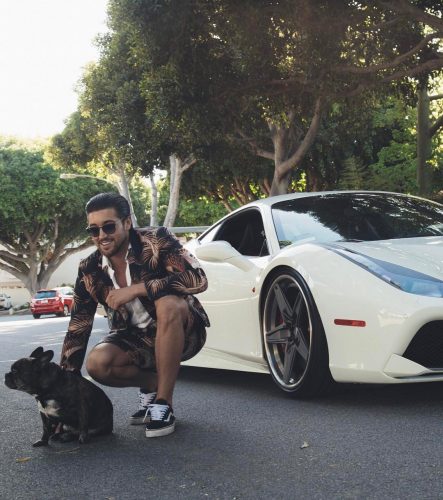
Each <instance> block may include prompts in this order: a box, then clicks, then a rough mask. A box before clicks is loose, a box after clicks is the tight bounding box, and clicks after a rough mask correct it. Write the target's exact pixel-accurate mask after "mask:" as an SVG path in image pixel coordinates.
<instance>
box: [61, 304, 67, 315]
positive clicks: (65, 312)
mask: <svg viewBox="0 0 443 500" xmlns="http://www.w3.org/2000/svg"><path fill="white" fill-rule="evenodd" d="M60 316H69V307H68V306H67V305H66V304H65V305H64V306H63V312H62V313H61V314H60Z"/></svg>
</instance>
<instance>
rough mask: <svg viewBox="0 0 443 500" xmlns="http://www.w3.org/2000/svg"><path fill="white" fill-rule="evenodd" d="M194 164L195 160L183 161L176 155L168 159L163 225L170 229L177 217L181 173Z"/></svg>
mask: <svg viewBox="0 0 443 500" xmlns="http://www.w3.org/2000/svg"><path fill="white" fill-rule="evenodd" d="M195 162H196V160H195V158H188V159H186V160H185V161H183V160H182V159H181V158H180V157H179V156H178V155H176V154H173V155H171V156H170V157H169V164H170V171H169V176H170V186H169V203H168V210H167V212H166V216H165V220H164V221H163V225H164V226H166V227H172V226H173V225H174V222H175V218H176V217H177V212H178V204H179V201H180V187H181V182H182V176H183V172H185V171H186V170H188V168H191V167H192V165H194V163H195Z"/></svg>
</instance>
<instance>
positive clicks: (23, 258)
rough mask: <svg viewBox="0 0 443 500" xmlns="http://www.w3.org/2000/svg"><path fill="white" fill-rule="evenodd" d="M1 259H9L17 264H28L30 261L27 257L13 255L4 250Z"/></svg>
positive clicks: (1, 252)
mask: <svg viewBox="0 0 443 500" xmlns="http://www.w3.org/2000/svg"><path fill="white" fill-rule="evenodd" d="M0 258H7V259H11V260H15V261H17V262H23V263H26V262H27V261H28V260H27V259H25V257H19V256H18V255H14V254H11V253H9V252H5V251H4V250H0Z"/></svg>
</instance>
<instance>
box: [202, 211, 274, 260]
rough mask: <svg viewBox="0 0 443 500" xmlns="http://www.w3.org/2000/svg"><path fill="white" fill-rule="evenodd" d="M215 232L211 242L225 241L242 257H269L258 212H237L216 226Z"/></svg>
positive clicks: (261, 220)
mask: <svg viewBox="0 0 443 500" xmlns="http://www.w3.org/2000/svg"><path fill="white" fill-rule="evenodd" d="M216 230H217V231H216V234H215V236H214V238H213V241H220V240H222V241H227V242H228V243H230V244H231V245H232V246H233V247H234V248H235V249H236V250H237V251H238V252H240V253H241V254H242V255H246V256H249V257H259V256H263V255H269V250H268V246H267V242H266V235H265V229H264V226H263V219H262V216H261V213H260V212H259V211H258V210H255V209H252V210H244V211H242V212H239V213H237V214H235V215H233V216H232V217H229V218H228V219H226V220H225V221H224V222H223V223H222V224H220V226H217V228H216ZM208 234H209V233H208Z"/></svg>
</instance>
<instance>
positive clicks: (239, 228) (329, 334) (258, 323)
mask: <svg viewBox="0 0 443 500" xmlns="http://www.w3.org/2000/svg"><path fill="white" fill-rule="evenodd" d="M186 246H187V248H188V249H189V250H190V251H191V252H192V253H194V255H196V256H197V258H198V259H199V260H200V262H201V264H202V266H203V268H204V270H205V272H206V274H207V277H208V282H209V286H208V289H207V290H206V291H205V292H204V293H203V294H201V295H199V296H198V297H199V299H200V300H201V302H202V304H203V306H204V307H205V309H206V311H207V313H208V315H209V319H210V321H211V327H210V328H208V338H207V342H206V345H205V347H204V348H203V350H202V351H201V352H200V353H199V354H198V355H197V356H196V357H195V358H193V359H192V360H190V361H188V362H187V363H186V364H187V365H191V366H203V367H212V368H222V369H231V370H243V371H251V372H264V373H269V372H270V373H271V375H272V377H273V379H274V381H275V382H276V384H277V385H278V386H279V387H280V388H281V389H282V390H284V391H286V392H290V393H293V394H294V395H297V396H308V395H314V394H316V393H318V392H320V391H321V390H323V389H324V387H325V386H326V385H327V383H328V382H329V381H330V380H331V376H332V379H333V380H335V381H337V382H367V383H403V382H429V381H443V205H440V204H438V203H434V202H431V201H429V200H425V199H422V198H417V197H413V196H408V195H402V194H396V193H387V192H370V191H363V192H350V191H347V192H346V191H341V192H340V191H337V192H320V193H302V194H292V195H284V196H276V197H272V198H268V199H262V200H258V201H255V202H253V203H249V204H248V205H246V206H244V207H242V208H240V209H238V210H236V211H235V212H232V213H231V214H229V215H227V216H226V217H224V218H223V219H221V220H220V221H219V222H217V223H216V224H214V225H213V226H211V227H210V228H209V229H208V230H206V231H205V232H204V233H203V234H202V235H201V236H200V237H198V238H197V239H195V240H192V241H190V242H189V243H188V244H187V245H186Z"/></svg>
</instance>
